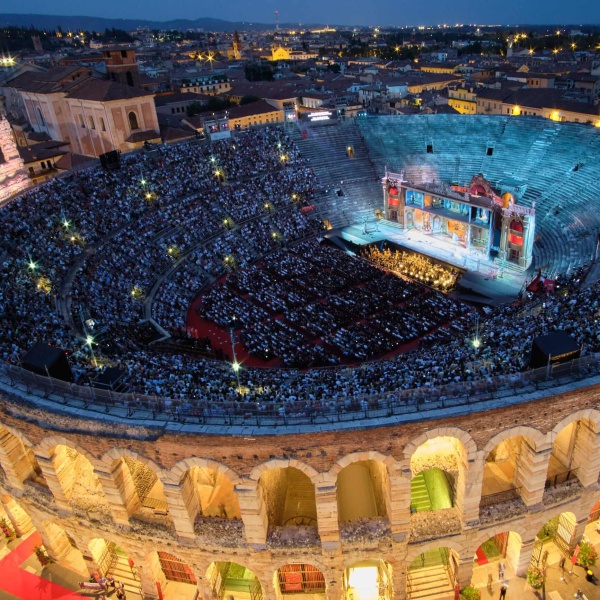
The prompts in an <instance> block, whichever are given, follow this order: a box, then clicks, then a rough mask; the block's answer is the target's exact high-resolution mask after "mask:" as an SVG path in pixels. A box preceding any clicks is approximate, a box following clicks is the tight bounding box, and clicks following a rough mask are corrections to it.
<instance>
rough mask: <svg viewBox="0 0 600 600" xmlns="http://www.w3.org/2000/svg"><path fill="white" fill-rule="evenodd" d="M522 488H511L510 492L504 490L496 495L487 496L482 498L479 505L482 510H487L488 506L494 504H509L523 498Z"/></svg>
mask: <svg viewBox="0 0 600 600" xmlns="http://www.w3.org/2000/svg"><path fill="white" fill-rule="evenodd" d="M520 489H521V488H511V489H510V490H504V491H503V492H496V493H494V494H486V495H485V496H481V502H480V503H479V506H480V508H485V507H486V506H492V505H494V504H499V503H500V502H508V501H509V500H517V498H520V497H521V493H520V491H519V490H520Z"/></svg>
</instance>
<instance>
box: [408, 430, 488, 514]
mask: <svg viewBox="0 0 600 600" xmlns="http://www.w3.org/2000/svg"><path fill="white" fill-rule="evenodd" d="M465 443H466V444H467V446H465ZM417 444H418V445H417ZM407 448H408V449H409V450H410V451H411V453H410V455H409V459H410V463H409V465H408V467H409V468H408V469H407V471H408V472H409V473H410V474H411V475H412V479H411V511H412V512H421V511H431V510H440V509H449V508H456V509H457V510H458V512H459V513H461V514H462V518H463V520H466V521H471V520H474V519H475V518H477V516H476V513H477V509H478V506H477V505H478V502H477V503H476V505H475V506H472V505H473V504H474V502H473V498H470V497H467V494H466V489H467V475H468V471H469V461H471V462H473V461H474V460H475V458H476V452H477V451H476V446H475V442H474V441H473V440H472V438H471V436H470V435H469V434H468V433H466V432H464V431H462V430H460V429H456V428H443V427H440V428H437V429H434V430H432V431H429V432H427V433H426V434H423V435H421V436H419V437H418V438H417V439H416V440H415V441H413V442H411V443H409V445H408V446H407Z"/></svg>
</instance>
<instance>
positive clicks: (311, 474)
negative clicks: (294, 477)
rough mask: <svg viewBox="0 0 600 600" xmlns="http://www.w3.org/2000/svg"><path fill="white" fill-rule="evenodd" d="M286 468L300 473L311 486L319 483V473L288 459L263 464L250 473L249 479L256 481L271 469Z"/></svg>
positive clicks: (301, 463) (293, 459) (299, 462)
mask: <svg viewBox="0 0 600 600" xmlns="http://www.w3.org/2000/svg"><path fill="white" fill-rule="evenodd" d="M286 467H293V468H294V469H296V470H298V471H302V473H304V474H305V475H306V476H307V477H308V478H309V479H310V480H311V482H312V484H313V485H315V486H316V485H317V484H318V482H319V472H318V471H316V470H315V469H313V467H311V466H310V465H307V464H306V463H303V462H302V461H300V460H296V459H295V458H289V459H277V458H276V459H273V460H268V461H267V462H264V463H262V464H260V465H258V466H257V467H255V468H254V469H252V471H251V472H250V479H251V480H253V481H256V482H257V483H258V480H259V479H260V478H261V477H262V475H263V473H265V472H266V471H269V470H271V469H285V468H286Z"/></svg>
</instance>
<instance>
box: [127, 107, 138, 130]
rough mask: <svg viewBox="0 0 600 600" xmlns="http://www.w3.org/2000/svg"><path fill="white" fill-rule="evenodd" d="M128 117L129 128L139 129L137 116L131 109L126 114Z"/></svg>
mask: <svg viewBox="0 0 600 600" xmlns="http://www.w3.org/2000/svg"><path fill="white" fill-rule="evenodd" d="M127 116H128V118H129V128H130V129H131V130H132V131H133V130H134V129H139V128H140V126H139V125H138V118H137V115H136V114H135V113H134V112H133V111H131V112H130V113H129V114H128V115H127Z"/></svg>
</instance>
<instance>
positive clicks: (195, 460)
mask: <svg viewBox="0 0 600 600" xmlns="http://www.w3.org/2000/svg"><path fill="white" fill-rule="evenodd" d="M191 467H200V468H202V469H212V470H213V471H217V472H219V473H222V474H223V475H225V477H227V478H228V479H229V480H230V481H231V483H233V485H235V484H236V483H238V482H239V481H241V478H240V476H239V475H238V474H237V473H236V472H235V471H234V470H233V469H231V468H230V467H228V466H227V465H224V464H223V463H220V462H219V461H217V460H212V459H210V458H199V457H197V456H192V457H190V458H184V459H183V460H180V461H179V462H177V463H175V464H174V465H173V466H172V467H171V469H170V470H168V471H166V472H164V475H165V480H167V479H169V480H170V481H171V482H172V483H179V482H181V478H182V477H183V476H184V475H185V473H186V471H188V470H189V469H190V468H191Z"/></svg>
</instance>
